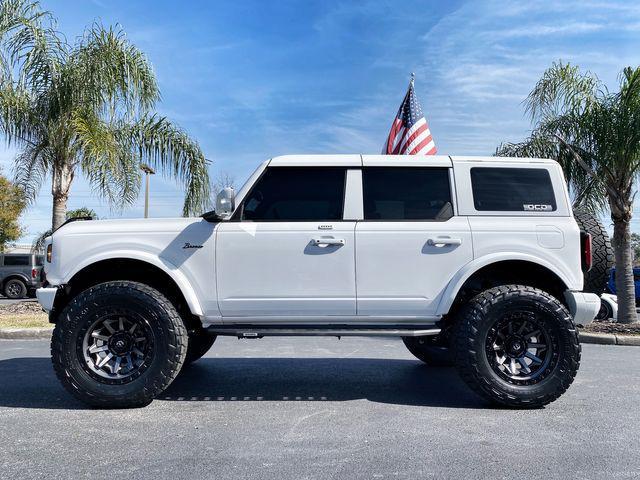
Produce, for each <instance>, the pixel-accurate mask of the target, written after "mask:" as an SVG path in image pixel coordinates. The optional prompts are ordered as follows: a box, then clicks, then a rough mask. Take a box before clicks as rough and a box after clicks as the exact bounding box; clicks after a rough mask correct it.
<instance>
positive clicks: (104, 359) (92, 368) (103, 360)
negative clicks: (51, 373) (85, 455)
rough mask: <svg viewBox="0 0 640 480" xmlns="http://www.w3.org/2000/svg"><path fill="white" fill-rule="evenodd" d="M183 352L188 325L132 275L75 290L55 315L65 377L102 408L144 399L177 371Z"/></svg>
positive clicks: (57, 361)
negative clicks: (133, 278) (71, 297)
mask: <svg viewBox="0 0 640 480" xmlns="http://www.w3.org/2000/svg"><path fill="white" fill-rule="evenodd" d="M186 352H187V332H186V329H185V326H184V323H183V321H182V318H181V317H180V315H179V314H178V312H177V311H176V309H175V307H174V306H173V305H172V304H171V302H170V301H169V300H168V299H167V298H166V297H165V296H164V295H162V294H161V293H160V292H158V291H157V290H155V289H153V288H151V287H149V286H147V285H144V284H141V283H137V282H129V281H114V282H106V283H102V284H99V285H96V286H94V287H91V288H89V289H87V290H85V291H84V292H82V293H80V294H79V295H77V296H76V297H75V298H74V299H73V300H72V301H71V302H70V303H69V304H68V305H67V306H66V307H65V309H64V310H63V311H62V312H61V313H60V315H59V316H58V322H57V324H56V327H55V329H54V331H53V337H52V339H51V354H52V360H53V366H54V370H55V372H56V375H57V376H58V379H59V380H60V382H61V383H62V385H63V386H64V387H65V388H66V389H67V390H68V391H69V392H70V393H71V394H72V395H73V396H75V397H76V398H78V399H79V400H80V401H82V402H84V403H86V404H88V405H91V406H94V407H102V408H127V407H138V406H144V405H147V404H149V403H150V402H151V401H152V400H153V398H154V397H155V396H157V395H158V394H160V393H161V392H162V391H163V390H164V389H165V388H167V387H168V386H169V384H170V383H171V382H172V381H173V380H174V378H175V377H176V376H177V374H178V372H179V371H180V368H181V367H182V364H183V362H184V358H185V355H186Z"/></svg>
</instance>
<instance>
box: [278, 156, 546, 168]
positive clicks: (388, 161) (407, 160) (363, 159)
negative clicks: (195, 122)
mask: <svg viewBox="0 0 640 480" xmlns="http://www.w3.org/2000/svg"><path fill="white" fill-rule="evenodd" d="M457 162H484V163H494V164H496V163H497V164H500V163H510V164H513V163H556V162H555V160H549V159H544V158H519V157H490V156H484V157H480V156H478V157H476V156H449V155H428V156H427V155H359V154H346V155H282V156H279V157H274V158H272V159H271V160H269V162H268V165H269V166H270V167H307V166H311V165H313V166H316V167H375V166H394V165H395V166H398V167H410V166H413V167H415V166H431V167H433V166H438V167H450V166H452V164H453V163H457Z"/></svg>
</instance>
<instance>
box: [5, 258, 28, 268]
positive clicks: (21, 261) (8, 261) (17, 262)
mask: <svg viewBox="0 0 640 480" xmlns="http://www.w3.org/2000/svg"><path fill="white" fill-rule="evenodd" d="M4 264H5V265H6V266H12V267H23V266H29V255H5V256H4Z"/></svg>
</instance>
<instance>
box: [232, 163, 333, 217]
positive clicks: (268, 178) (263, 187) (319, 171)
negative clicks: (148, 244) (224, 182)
mask: <svg viewBox="0 0 640 480" xmlns="http://www.w3.org/2000/svg"><path fill="white" fill-rule="evenodd" d="M344 183H345V169H344V168H321V167H318V168H307V167H305V168H295V167H291V168H289V167H272V168H268V169H267V171H266V172H265V173H264V175H263V176H262V177H261V178H260V180H258V183H257V184H256V185H255V186H254V187H253V189H252V190H251V192H250V193H249V196H248V197H247V198H246V200H245V201H244V205H243V209H242V218H243V219H244V220H258V221H271V222H273V221H283V222H287V221H288V222H302V221H316V220H318V221H322V220H341V219H342V207H343V203H344Z"/></svg>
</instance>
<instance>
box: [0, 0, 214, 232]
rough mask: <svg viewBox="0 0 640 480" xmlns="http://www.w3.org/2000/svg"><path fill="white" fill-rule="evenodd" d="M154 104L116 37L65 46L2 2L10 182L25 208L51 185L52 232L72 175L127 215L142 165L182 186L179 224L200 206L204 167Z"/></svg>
mask: <svg viewBox="0 0 640 480" xmlns="http://www.w3.org/2000/svg"><path fill="white" fill-rule="evenodd" d="M159 99H160V92H159V90H158V85H157V82H156V78H155V75H154V73H153V69H152V67H151V65H150V63H149V61H148V60H147V58H146V57H145V55H144V54H143V53H142V52H141V51H140V50H138V49H137V48H136V47H135V46H134V45H132V44H131V43H130V42H129V41H128V40H127V38H126V37H125V35H124V33H123V32H122V30H120V29H115V28H111V27H109V28H105V27H103V26H101V25H98V24H95V25H93V26H92V27H90V28H88V29H87V30H86V31H85V33H84V35H83V37H82V38H80V39H79V40H78V41H77V42H76V44H74V45H70V44H68V43H67V41H66V40H65V38H64V37H63V36H62V35H61V34H60V33H59V32H58V31H57V30H56V25H55V20H54V18H53V17H52V15H51V14H50V13H49V12H46V11H42V10H41V9H40V6H39V4H38V2H37V1H33V2H32V1H28V0H2V2H1V3H0V129H1V131H2V132H3V133H4V135H5V137H6V139H7V142H8V144H9V145H13V146H15V147H16V148H18V150H19V153H18V155H17V157H16V159H15V180H16V183H17V184H18V185H19V186H20V187H22V188H23V189H24V192H25V195H26V197H27V198H28V199H30V200H32V199H34V197H35V195H36V194H37V192H38V190H39V188H40V186H41V185H42V183H43V181H44V180H45V179H46V178H48V177H50V178H51V182H52V187H51V193H52V195H53V214H52V228H53V229H54V230H55V229H56V228H58V227H59V226H60V225H61V224H62V223H63V222H64V221H65V212H66V205H67V199H68V196H69V190H70V187H71V184H72V182H73V179H74V177H75V176H76V175H77V174H82V175H83V176H84V177H85V178H87V179H88V181H89V182H90V183H91V185H92V187H93V188H94V190H95V192H96V193H97V194H98V195H100V196H101V197H103V198H106V199H107V200H108V201H109V203H110V204H111V205H112V206H115V207H124V206H126V205H128V204H131V203H132V202H133V201H135V199H136V198H137V196H138V191H139V188H140V183H141V182H140V170H139V168H138V166H139V165H140V163H147V164H149V165H151V166H152V167H154V168H155V169H156V170H158V171H161V172H163V173H164V174H165V175H168V176H172V177H175V178H177V179H178V180H180V181H182V182H184V185H185V191H186V194H185V200H184V205H183V215H188V214H192V213H198V212H199V211H201V209H202V208H203V206H204V205H206V203H207V202H208V201H209V176H208V172H207V160H206V159H205V157H204V155H203V153H202V151H201V150H200V147H199V146H198V144H197V143H196V142H195V141H193V140H192V139H190V138H189V136H188V135H187V134H186V133H185V132H184V131H183V130H181V129H180V128H179V127H177V126H176V125H174V124H173V123H171V122H170V121H169V120H167V119H166V118H164V117H162V116H159V115H157V114H154V113H153V107H154V106H155V105H156V103H157V102H158V100H159Z"/></svg>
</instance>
